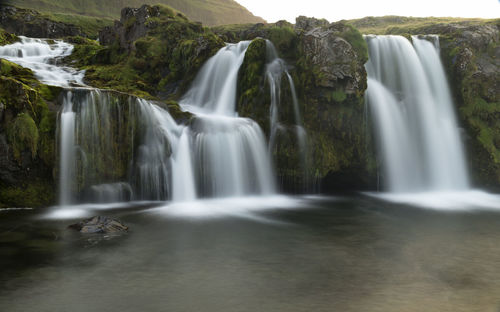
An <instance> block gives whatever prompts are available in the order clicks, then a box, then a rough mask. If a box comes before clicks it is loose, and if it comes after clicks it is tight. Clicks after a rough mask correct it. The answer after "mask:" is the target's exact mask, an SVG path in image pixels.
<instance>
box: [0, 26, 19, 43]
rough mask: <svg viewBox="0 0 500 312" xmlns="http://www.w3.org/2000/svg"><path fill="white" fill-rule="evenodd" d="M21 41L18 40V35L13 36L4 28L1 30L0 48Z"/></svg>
mask: <svg viewBox="0 0 500 312" xmlns="http://www.w3.org/2000/svg"><path fill="white" fill-rule="evenodd" d="M18 40H19V39H18V38H17V36H16V35H13V34H11V33H8V32H6V31H5V30H3V29H2V28H0V46H3V45H6V44H11V43H14V42H16V41H18Z"/></svg>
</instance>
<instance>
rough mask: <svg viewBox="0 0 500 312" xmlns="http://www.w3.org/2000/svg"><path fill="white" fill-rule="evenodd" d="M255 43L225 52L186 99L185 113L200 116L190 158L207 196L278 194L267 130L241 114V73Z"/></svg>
mask: <svg viewBox="0 0 500 312" xmlns="http://www.w3.org/2000/svg"><path fill="white" fill-rule="evenodd" d="M249 44H250V42H249V41H243V42H240V43H238V44H228V45H227V46H226V47H224V48H222V49H221V50H219V52H218V53H217V54H216V55H215V56H213V57H212V58H211V59H210V60H209V61H207V63H206V64H205V65H204V66H203V68H202V69H201V70H200V72H199V73H198V75H197V77H196V79H195V80H194V82H193V85H192V87H191V89H190V90H189V91H188V92H187V93H186V95H185V96H184V97H183V98H182V100H181V101H180V104H181V106H182V108H183V109H184V110H187V111H190V112H192V113H194V114H195V115H196V117H195V120H194V122H192V125H191V128H192V134H193V135H192V142H191V153H190V154H191V156H192V159H193V160H194V164H195V165H194V167H193V169H194V176H195V179H196V181H197V185H196V187H197V190H198V192H197V193H198V196H201V197H232V196H243V195H250V194H272V193H274V192H275V190H276V188H275V185H274V184H275V183H274V176H273V170H272V166H271V161H270V158H269V155H268V154H267V152H266V143H265V138H264V135H263V133H262V130H261V129H260V127H259V126H258V125H257V123H255V122H254V121H253V120H251V119H248V118H238V117H237V112H236V110H235V106H236V90H237V78H238V71H239V68H240V66H241V64H242V62H243V59H244V57H245V52H246V49H247V48H248V45H249ZM184 191H185V192H188V191H189V192H192V191H190V190H188V189H185V190H184Z"/></svg>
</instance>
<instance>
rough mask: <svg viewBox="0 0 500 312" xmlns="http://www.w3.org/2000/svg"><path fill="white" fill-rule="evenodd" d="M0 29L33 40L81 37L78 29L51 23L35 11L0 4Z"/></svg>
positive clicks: (68, 25) (72, 26) (59, 23)
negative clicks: (33, 38) (32, 38)
mask: <svg viewBox="0 0 500 312" xmlns="http://www.w3.org/2000/svg"><path fill="white" fill-rule="evenodd" d="M0 27H2V28H4V29H5V30H6V31H8V32H9V33H13V34H16V35H22V36H27V37H35V38H62V37H65V36H82V35H83V34H82V31H81V29H80V28H79V27H77V26H75V25H71V24H66V23H61V22H55V21H52V20H50V19H48V18H46V17H44V16H42V15H41V14H40V13H38V12H37V11H35V10H27V9H19V8H16V7H13V6H8V5H2V4H0Z"/></svg>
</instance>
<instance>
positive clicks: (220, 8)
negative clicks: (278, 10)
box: [7, 0, 264, 26]
mask: <svg viewBox="0 0 500 312" xmlns="http://www.w3.org/2000/svg"><path fill="white" fill-rule="evenodd" d="M7 3H8V4H11V5H15V6H17V7H21V8H29V9H35V10H38V11H40V12H43V13H51V14H52V13H64V14H68V13H69V14H79V15H86V16H93V17H101V18H107V19H118V18H119V17H120V11H121V9H122V8H124V7H134V8H138V7H140V6H141V5H143V4H158V3H159V4H166V5H169V6H171V7H172V8H174V9H176V10H179V11H181V12H183V13H184V14H186V16H187V17H188V18H189V19H191V20H193V21H199V22H202V23H203V24H204V25H207V26H213V25H224V24H240V23H261V22H264V20H263V19H262V18H260V17H257V16H254V15H253V14H252V13H250V12H249V11H248V10H247V9H246V8H244V7H243V6H241V5H240V4H238V3H237V2H236V1H234V0H106V1H103V0H85V1H83V0H7Z"/></svg>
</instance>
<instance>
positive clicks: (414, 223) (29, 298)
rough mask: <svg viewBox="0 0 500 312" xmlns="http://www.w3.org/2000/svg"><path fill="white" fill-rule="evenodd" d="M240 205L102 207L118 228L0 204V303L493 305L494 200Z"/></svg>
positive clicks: (497, 252) (497, 244) (497, 297)
mask: <svg viewBox="0 0 500 312" xmlns="http://www.w3.org/2000/svg"><path fill="white" fill-rule="evenodd" d="M302 206H303V207H302V208H294V209H289V210H283V209H280V210H263V211H260V212H257V213H254V214H253V216H252V217H248V216H245V214H242V215H241V216H240V217H237V216H228V217H223V218H208V219H193V218H179V217H172V216H167V215H164V214H157V213H152V212H151V210H152V209H148V208H132V209H129V210H118V211H117V210H114V211H113V210H112V211H106V212H101V214H107V215H112V216H115V217H118V218H120V219H121V220H122V221H123V222H124V223H125V224H126V225H128V226H129V227H130V228H131V231H130V232H129V233H128V234H125V235H118V236H98V235H83V234H79V233H74V232H72V231H71V230H68V229H66V227H67V225H68V224H70V223H72V220H57V221H56V220H44V219H40V215H39V212H35V211H9V212H6V211H2V212H0V266H1V270H0V285H1V286H0V311H252V312H254V311H384V312H386V311H481V312H484V311H486V312H487V311H492V312H498V311H500V211H499V212H498V213H496V212H486V211H482V212H479V211H476V212H450V211H446V212H442V211H433V210H425V209H421V208H412V207H407V206H403V205H396V204H389V203H385V202H382V201H378V200H374V199H370V198H365V197H360V198H347V199H335V200H334V199H328V200H324V199H306V200H302Z"/></svg>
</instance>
